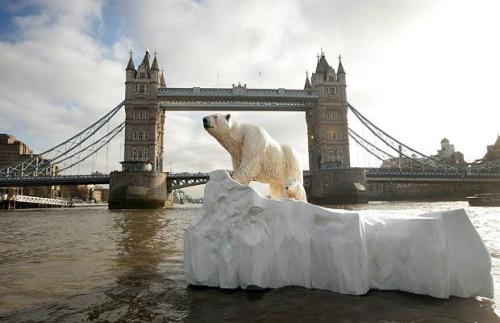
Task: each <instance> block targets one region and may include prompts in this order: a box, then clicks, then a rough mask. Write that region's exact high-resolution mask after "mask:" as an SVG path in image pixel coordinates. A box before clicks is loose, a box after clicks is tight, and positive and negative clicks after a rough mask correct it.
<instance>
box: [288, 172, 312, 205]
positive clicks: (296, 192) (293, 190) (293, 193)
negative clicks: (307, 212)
mask: <svg viewBox="0 0 500 323" xmlns="http://www.w3.org/2000/svg"><path fill="white" fill-rule="evenodd" d="M285 190H286V195H287V196H286V197H288V198H289V199H294V200H297V201H304V202H307V195H306V190H305V189H304V186H303V185H302V184H301V183H299V182H297V181H296V180H293V179H289V178H287V179H286V180H285Z"/></svg>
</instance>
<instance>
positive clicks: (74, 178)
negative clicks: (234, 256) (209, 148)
mask: <svg viewBox="0 0 500 323" xmlns="http://www.w3.org/2000/svg"><path fill="white" fill-rule="evenodd" d="M304 176H309V171H304ZM208 177H209V176H208V174H207V173H172V174H168V177H167V180H168V181H169V182H170V183H169V185H170V186H171V188H172V189H177V188H182V187H188V186H194V185H200V184H204V183H205V182H206V181H207V180H208ZM109 178H110V176H109V175H108V174H94V175H63V176H38V177H0V187H21V186H51V185H86V184H109ZM366 179H367V181H368V183H391V182H392V183H397V182H400V183H445V182H450V183H451V182H453V183H456V182H500V174H467V173H445V172H427V173H426V172H394V171H383V170H374V169H368V170H367V173H366ZM188 181H189V182H188Z"/></svg>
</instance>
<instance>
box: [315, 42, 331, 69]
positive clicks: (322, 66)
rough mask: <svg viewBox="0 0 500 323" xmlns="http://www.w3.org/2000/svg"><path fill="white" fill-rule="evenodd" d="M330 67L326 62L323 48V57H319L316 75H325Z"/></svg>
mask: <svg viewBox="0 0 500 323" xmlns="http://www.w3.org/2000/svg"><path fill="white" fill-rule="evenodd" d="M329 67H330V65H329V64H328V62H327V61H326V58H325V53H324V52H323V48H322V49H321V55H319V60H318V65H316V73H324V74H326V72H327V71H328V68H329Z"/></svg>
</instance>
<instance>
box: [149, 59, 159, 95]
mask: <svg viewBox="0 0 500 323" xmlns="http://www.w3.org/2000/svg"><path fill="white" fill-rule="evenodd" d="M150 76H151V81H156V82H157V83H158V84H157V87H158V86H159V85H160V68H159V67H158V60H157V59H156V52H155V57H154V58H153V63H152V64H151V71H150Z"/></svg>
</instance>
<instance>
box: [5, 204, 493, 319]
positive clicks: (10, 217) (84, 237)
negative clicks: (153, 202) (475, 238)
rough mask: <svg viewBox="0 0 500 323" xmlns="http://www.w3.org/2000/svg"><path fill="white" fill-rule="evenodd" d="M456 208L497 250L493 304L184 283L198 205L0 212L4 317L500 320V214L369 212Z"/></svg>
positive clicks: (384, 206) (403, 295)
mask: <svg viewBox="0 0 500 323" xmlns="http://www.w3.org/2000/svg"><path fill="white" fill-rule="evenodd" d="M457 207H465V208H466V209H467V212H468V214H469V216H470V217H471V219H472V221H473V223H474V225H475V226H476V228H477V229H478V231H479V233H480V234H481V236H482V238H483V240H484V241H485V243H486V245H487V247H488V249H489V251H490V253H491V256H492V261H493V267H494V268H493V274H494V277H495V294H496V300H494V301H491V300H486V299H461V298H456V297H454V298H450V299H449V300H440V299H434V298H431V297H425V296H417V295H412V294H407V293H400V292H380V291H372V292H370V293H368V294H367V295H365V296H347V295H340V294H336V293H333V292H329V291H320V290H307V289H304V288H299V287H287V288H279V289H275V290H264V291H243V290H220V289H207V288H191V287H188V286H187V284H186V282H185V279H184V269H183V264H182V253H183V242H182V238H183V228H185V227H186V226H187V225H188V224H189V223H190V222H191V219H192V218H193V216H194V215H195V214H197V212H199V206H182V207H177V208H175V209H172V210H168V209H165V210H157V211H151V210H137V211H108V210H106V209H49V210H47V209H45V210H32V211H15V212H3V213H2V212H0V320H2V321H9V322H23V321H57V322H61V321H67V322H74V321H101V322H102V321H132V322H150V321H153V322H176V321H179V322H317V321H322V322H386V323H387V322H500V318H499V316H498V313H499V310H498V307H499V305H498V303H500V301H499V299H500V208H470V207H467V205H466V203H465V202H446V203H375V204H369V205H365V206H361V208H363V209H366V208H371V209H397V208H420V209H425V210H439V209H450V208H457ZM353 208H356V206H354V207H353ZM495 301H496V303H497V304H495ZM495 310H496V311H497V314H495Z"/></svg>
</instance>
